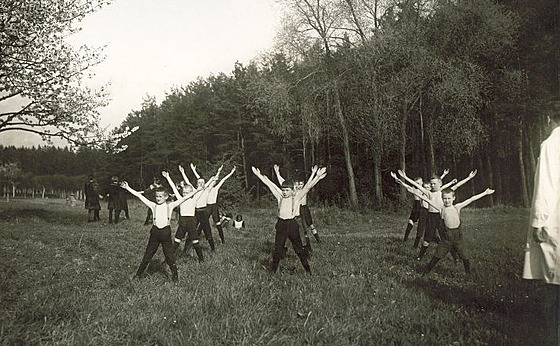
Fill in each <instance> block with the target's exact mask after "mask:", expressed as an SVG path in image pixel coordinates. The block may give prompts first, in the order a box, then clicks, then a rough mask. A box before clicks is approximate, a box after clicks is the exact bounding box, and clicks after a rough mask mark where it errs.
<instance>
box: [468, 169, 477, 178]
mask: <svg viewBox="0 0 560 346" xmlns="http://www.w3.org/2000/svg"><path fill="white" fill-rule="evenodd" d="M476 172H478V170H477V169H475V170H474V171H472V172H470V173H469V178H474V176H475V175H476Z"/></svg>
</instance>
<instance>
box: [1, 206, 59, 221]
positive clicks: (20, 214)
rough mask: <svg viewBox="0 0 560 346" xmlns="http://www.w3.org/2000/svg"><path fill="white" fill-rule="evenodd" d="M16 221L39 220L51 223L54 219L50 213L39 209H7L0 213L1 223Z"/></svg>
mask: <svg viewBox="0 0 560 346" xmlns="http://www.w3.org/2000/svg"><path fill="white" fill-rule="evenodd" d="M16 219H41V220H45V221H49V220H50V221H52V220H54V219H56V217H55V216H54V215H53V214H52V212H50V211H47V210H45V209H41V208H32V209H9V210H4V211H2V213H0V220H1V221H11V220H16Z"/></svg>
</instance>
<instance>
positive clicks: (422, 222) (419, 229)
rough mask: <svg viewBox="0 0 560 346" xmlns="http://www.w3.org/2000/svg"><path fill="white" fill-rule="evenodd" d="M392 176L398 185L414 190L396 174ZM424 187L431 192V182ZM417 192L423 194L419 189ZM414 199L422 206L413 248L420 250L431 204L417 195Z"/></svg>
mask: <svg viewBox="0 0 560 346" xmlns="http://www.w3.org/2000/svg"><path fill="white" fill-rule="evenodd" d="M391 176H392V177H393V178H394V179H395V181H396V182H397V183H399V184H401V185H402V186H404V187H405V188H406V189H407V190H408V188H412V189H413V187H411V186H409V185H407V184H406V183H405V182H403V181H402V180H400V179H399V178H398V177H397V175H396V174H395V173H393V172H391ZM414 180H415V181H417V182H418V181H419V180H422V178H417V179H414ZM422 186H423V187H424V189H426V190H429V189H430V182H429V181H422ZM417 192H419V193H422V192H421V191H420V190H418V189H417ZM425 196H426V197H429V196H428V195H425ZM414 198H415V203H416V199H417V198H418V202H419V205H420V208H419V210H418V220H417V222H416V221H415V222H416V223H417V227H416V238H415V239H414V245H413V247H414V248H415V249H416V248H418V245H420V241H421V240H422V238H423V237H424V232H425V231H426V221H427V218H428V207H429V204H428V203H427V202H426V201H424V200H422V199H420V198H419V197H417V196H416V195H414ZM413 212H414V211H413ZM411 215H412V213H411ZM409 225H410V224H409Z"/></svg>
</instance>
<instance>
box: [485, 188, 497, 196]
mask: <svg viewBox="0 0 560 346" xmlns="http://www.w3.org/2000/svg"><path fill="white" fill-rule="evenodd" d="M494 191H495V190H492V189H486V191H484V193H485V194H487V195H491V194H493V193H494Z"/></svg>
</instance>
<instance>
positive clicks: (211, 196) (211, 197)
mask: <svg viewBox="0 0 560 346" xmlns="http://www.w3.org/2000/svg"><path fill="white" fill-rule="evenodd" d="M219 189H220V187H219V186H214V187H213V188H212V189H210V192H209V193H208V202H207V203H208V204H216V201H218V190H219Z"/></svg>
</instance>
